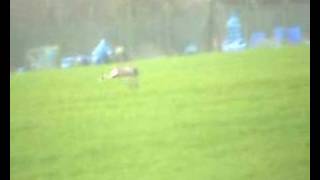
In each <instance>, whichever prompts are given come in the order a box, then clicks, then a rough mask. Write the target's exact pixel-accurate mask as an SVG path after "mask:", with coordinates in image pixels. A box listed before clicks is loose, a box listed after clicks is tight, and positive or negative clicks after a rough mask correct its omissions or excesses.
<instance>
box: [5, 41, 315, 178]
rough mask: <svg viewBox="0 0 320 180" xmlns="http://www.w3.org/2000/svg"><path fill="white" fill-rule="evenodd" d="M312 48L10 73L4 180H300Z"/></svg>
mask: <svg viewBox="0 0 320 180" xmlns="http://www.w3.org/2000/svg"><path fill="white" fill-rule="evenodd" d="M309 52H310V49H309V48H308V47H304V46H303V47H302V46H299V47H286V48H281V49H260V50H248V51H245V52H241V53H230V54H222V53H213V54H212V53H211V54H200V55H193V56H187V57H171V58H159V59H155V60H140V61H132V62H130V63H129V64H131V65H135V66H137V67H138V68H139V70H140V77H139V87H138V88H129V87H128V86H127V85H126V84H125V83H126V82H125V81H124V80H107V81H105V82H99V81H98V80H97V79H98V77H99V76H100V75H101V74H102V73H103V72H108V71H109V70H110V69H111V68H112V67H113V66H115V64H113V65H106V66H92V67H77V68H73V69H68V70H48V71H37V72H31V73H24V74H15V75H14V76H13V77H12V79H11V80H10V115H11V117H10V145H11V148H10V149H11V150H10V160H11V162H10V175H11V179H12V180H307V179H310V165H309V163H310V53H309Z"/></svg>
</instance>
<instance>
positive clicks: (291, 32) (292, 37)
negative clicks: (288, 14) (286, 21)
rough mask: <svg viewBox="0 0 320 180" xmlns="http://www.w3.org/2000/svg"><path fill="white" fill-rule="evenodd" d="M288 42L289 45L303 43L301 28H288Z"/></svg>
mask: <svg viewBox="0 0 320 180" xmlns="http://www.w3.org/2000/svg"><path fill="white" fill-rule="evenodd" d="M287 40H288V42H289V43H293V44H296V43H300V42H302V34H301V28H300V27H299V26H294V27H290V28H288V29H287Z"/></svg>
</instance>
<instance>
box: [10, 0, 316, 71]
mask: <svg viewBox="0 0 320 180" xmlns="http://www.w3.org/2000/svg"><path fill="white" fill-rule="evenodd" d="M234 10H235V11H237V12H238V14H239V16H240V19H241V23H242V30H243V35H244V37H245V38H246V39H247V40H248V39H249V38H250V35H251V33H253V32H257V31H258V32H259V31H263V32H265V33H267V35H268V36H271V34H272V30H273V28H274V27H276V26H285V27H289V26H297V25H298V26H299V27H301V30H302V33H303V35H304V36H309V32H310V29H309V28H310V15H309V11H310V0H188V1H185V0H161V1H160V0H117V1H114V0H68V1H65V0H29V1H25V0H10V64H11V67H12V68H14V67H17V66H24V65H26V64H27V58H26V56H27V55H26V53H27V51H28V50H30V49H32V48H36V47H41V46H45V45H48V44H50V45H51V44H54V45H58V46H59V48H60V55H61V56H67V55H74V54H88V53H90V52H91V50H92V48H93V47H94V46H96V44H97V43H98V41H99V40H100V39H102V38H106V39H107V40H108V41H109V42H110V43H111V44H112V45H114V46H115V45H121V46H124V47H125V48H126V51H127V53H128V55H129V57H130V58H137V57H154V56H159V55H171V54H177V53H181V52H182V51H183V49H184V47H185V46H186V45H187V44H189V43H194V44H196V45H197V46H198V47H199V50H200V51H211V50H219V44H221V42H222V40H223V39H224V38H225V36H226V22H227V19H228V17H229V16H230V12H231V11H234ZM217 44H218V46H217Z"/></svg>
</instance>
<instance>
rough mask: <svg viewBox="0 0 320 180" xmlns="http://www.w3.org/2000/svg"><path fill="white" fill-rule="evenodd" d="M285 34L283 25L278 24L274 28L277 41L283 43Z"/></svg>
mask: <svg viewBox="0 0 320 180" xmlns="http://www.w3.org/2000/svg"><path fill="white" fill-rule="evenodd" d="M285 34H286V31H285V28H283V27H280V26H278V27H275V28H274V29H273V37H274V40H275V41H276V43H279V44H280V43H282V42H283V41H284V40H285Z"/></svg>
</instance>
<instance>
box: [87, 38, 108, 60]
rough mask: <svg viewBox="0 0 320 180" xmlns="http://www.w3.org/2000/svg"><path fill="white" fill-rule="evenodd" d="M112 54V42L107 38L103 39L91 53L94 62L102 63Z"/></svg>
mask: <svg viewBox="0 0 320 180" xmlns="http://www.w3.org/2000/svg"><path fill="white" fill-rule="evenodd" d="M111 55H112V48H111V44H110V43H108V42H107V41H106V40H105V39H102V40H101V41H100V42H99V44H98V45H97V47H96V48H95V49H94V50H93V52H92V54H91V56H92V58H91V59H92V63H94V64H102V63H104V62H105V61H107V60H108V59H109V58H110V56H111Z"/></svg>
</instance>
